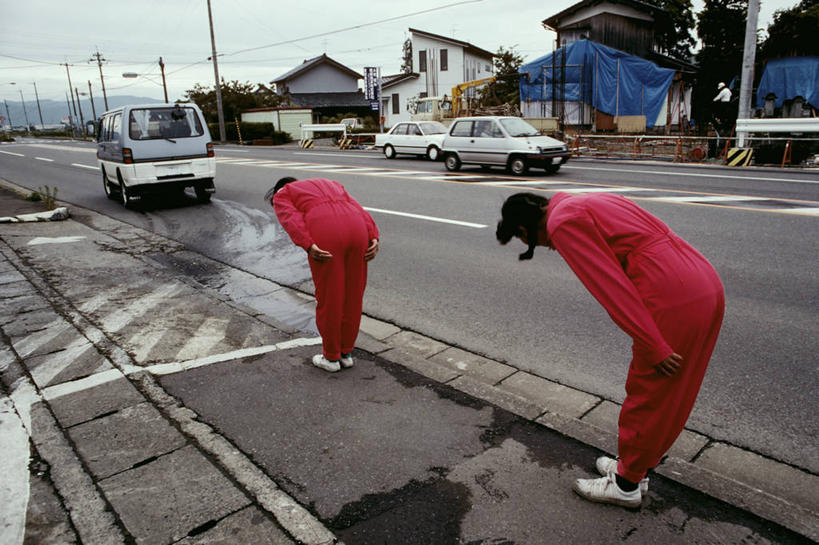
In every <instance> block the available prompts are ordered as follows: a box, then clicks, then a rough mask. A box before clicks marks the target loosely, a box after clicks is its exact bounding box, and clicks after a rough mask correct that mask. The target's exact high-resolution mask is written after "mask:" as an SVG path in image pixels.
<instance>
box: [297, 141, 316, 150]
mask: <svg viewBox="0 0 819 545" xmlns="http://www.w3.org/2000/svg"><path fill="white" fill-rule="evenodd" d="M299 147H300V148H301V149H313V139H312V138H302V139H301V141H299Z"/></svg>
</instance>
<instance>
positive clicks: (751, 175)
mask: <svg viewBox="0 0 819 545" xmlns="http://www.w3.org/2000/svg"><path fill="white" fill-rule="evenodd" d="M563 168H565V169H569V170H598V171H601V172H612V170H613V168H598V167H580V166H575V165H571V166H570V165H566V166H564V167H563ZM616 172H618V173H620V172H629V173H634V174H657V175H659V176H664V177H665V176H688V177H692V178H725V179H729V180H743V181H757V180H758V181H761V182H792V183H797V184H819V180H798V179H794V178H762V177H757V176H754V173H753V172H749V173H748V174H746V175H744V176H732V175H729V174H708V173H699V172H679V171H668V172H663V171H659V170H629V169H621V168H617V169H616Z"/></svg>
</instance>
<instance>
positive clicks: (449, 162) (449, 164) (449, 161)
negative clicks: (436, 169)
mask: <svg viewBox="0 0 819 545" xmlns="http://www.w3.org/2000/svg"><path fill="white" fill-rule="evenodd" d="M444 166H445V167H446V169H447V170H449V171H452V172H455V171H456V170H461V160H460V159H458V156H457V155H456V154H454V153H448V154H447V155H446V157H444Z"/></svg>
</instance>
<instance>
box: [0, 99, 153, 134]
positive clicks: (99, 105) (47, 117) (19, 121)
mask: <svg viewBox="0 0 819 545" xmlns="http://www.w3.org/2000/svg"><path fill="white" fill-rule="evenodd" d="M161 102H162V100H157V99H155V98H145V97H135V96H127V95H124V96H109V97H108V108H109V109H111V108H118V107H119V106H124V105H126V104H155V103H161ZM69 103H70V98H69ZM6 104H8V109H9V111H8V112H6ZM80 106H81V107H82V117H83V119H84V120H85V121H88V120H89V119H91V118H92V117H94V116H93V113H92V111H96V114H97V117H99V116H100V115H101V114H102V113H103V112H104V111H105V102H104V101H103V98H102V97H97V96H96V93H95V96H94V110H92V109H91V101H90V100H89V99H88V98H83V99H82V100H81V101H80V105H79V106H78V107H80ZM73 108H74V106H73V104H72V105H71V109H72V114H73ZM40 109H41V110H42V112H43V123H44V124H45V125H53V124H57V123H60V122H61V120H62V119H63V118H67V117H68V106H66V101H65V100H63V101H58V100H44V99H41V100H40ZM26 115H28V122H29V124H31V125H39V124H40V113H39V112H38V111H37V101H36V100H26V110H25V113H24V112H23V103H22V102H20V101H19V100H18V101H17V102H13V101H11V100H6V101H5V103H3V102H0V117H4V118H9V117H10V118H11V121H12V124H14V126H18V125H20V126H22V125H25V123H26ZM79 116H80V114H79V111H78V112H77V119H79ZM2 124H3V125H8V124H9V122H8V119H6V120H4V121H3V122H2Z"/></svg>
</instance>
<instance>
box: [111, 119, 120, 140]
mask: <svg viewBox="0 0 819 545" xmlns="http://www.w3.org/2000/svg"><path fill="white" fill-rule="evenodd" d="M121 128H122V114H114V119H113V120H112V121H111V140H113V141H115V142H118V141H119V132H120V130H121Z"/></svg>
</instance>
